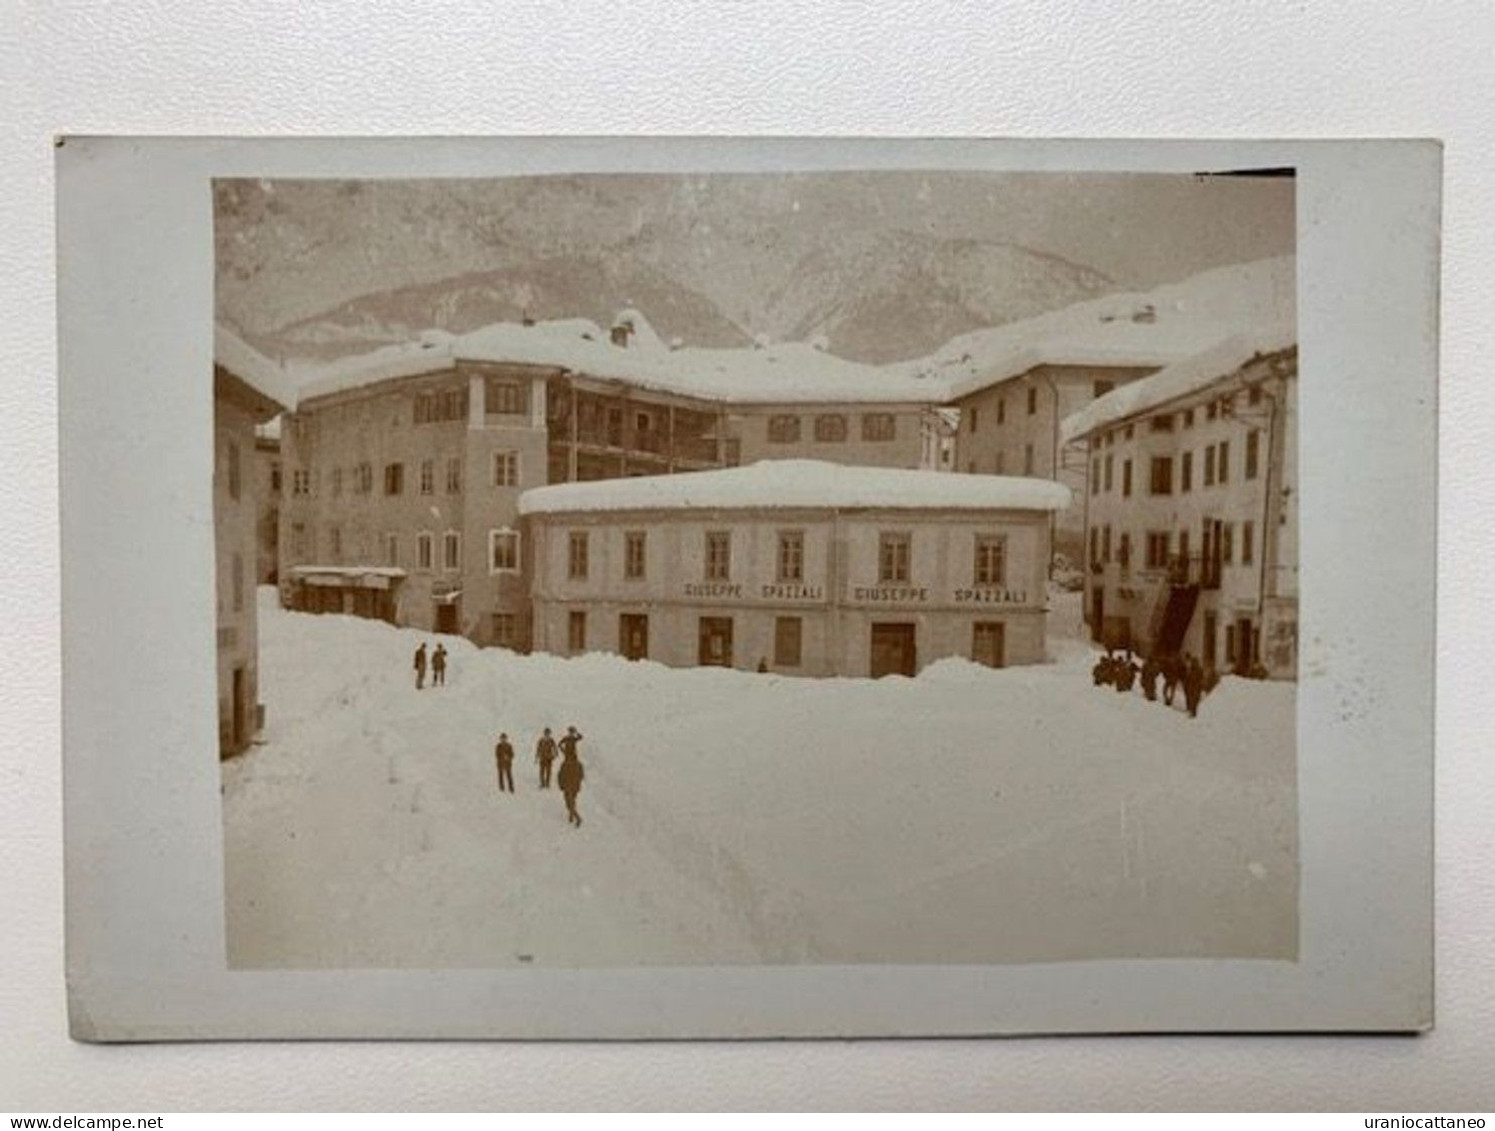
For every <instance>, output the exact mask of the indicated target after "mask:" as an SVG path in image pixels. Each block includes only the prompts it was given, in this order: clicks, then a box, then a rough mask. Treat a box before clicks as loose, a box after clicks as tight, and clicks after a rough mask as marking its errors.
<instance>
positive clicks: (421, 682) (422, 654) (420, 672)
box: [415, 643, 426, 691]
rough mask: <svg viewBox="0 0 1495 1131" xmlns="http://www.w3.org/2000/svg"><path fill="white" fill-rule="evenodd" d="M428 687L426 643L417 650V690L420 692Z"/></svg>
mask: <svg viewBox="0 0 1495 1131" xmlns="http://www.w3.org/2000/svg"><path fill="white" fill-rule="evenodd" d="M425 685H426V646H425V644H424V643H422V644H421V646H420V647H419V648H417V649H416V650H415V690H417V691H419V690H420V689H421V688H422V687H424V686H425Z"/></svg>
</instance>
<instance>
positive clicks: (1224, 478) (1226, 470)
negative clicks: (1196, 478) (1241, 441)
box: [1215, 440, 1230, 483]
mask: <svg viewBox="0 0 1495 1131" xmlns="http://www.w3.org/2000/svg"><path fill="white" fill-rule="evenodd" d="M1215 478H1216V479H1217V480H1219V481H1220V482H1221V483H1225V482H1228V481H1229V479H1230V444H1229V443H1228V442H1227V441H1225V440H1221V441H1220V452H1219V454H1218V455H1217V456H1215Z"/></svg>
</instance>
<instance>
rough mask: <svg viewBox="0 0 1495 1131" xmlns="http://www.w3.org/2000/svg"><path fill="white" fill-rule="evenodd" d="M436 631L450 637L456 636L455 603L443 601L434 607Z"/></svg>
mask: <svg viewBox="0 0 1495 1131" xmlns="http://www.w3.org/2000/svg"><path fill="white" fill-rule="evenodd" d="M436 631H437V632H442V633H446V634H448V635H451V636H455V635H456V634H457V602H456V601H443V602H442V603H441V604H439V605H437V606H436Z"/></svg>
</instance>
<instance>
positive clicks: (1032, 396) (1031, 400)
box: [1028, 387, 1038, 416]
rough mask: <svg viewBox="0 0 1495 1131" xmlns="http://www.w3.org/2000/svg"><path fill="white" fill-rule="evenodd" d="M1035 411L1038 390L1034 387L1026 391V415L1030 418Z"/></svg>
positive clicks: (1036, 408)
mask: <svg viewBox="0 0 1495 1131" xmlns="http://www.w3.org/2000/svg"><path fill="white" fill-rule="evenodd" d="M1037 411H1038V389H1037V388H1036V387H1030V388H1029V389H1028V415H1029V416H1032V415H1033V414H1034V413H1035V412H1037Z"/></svg>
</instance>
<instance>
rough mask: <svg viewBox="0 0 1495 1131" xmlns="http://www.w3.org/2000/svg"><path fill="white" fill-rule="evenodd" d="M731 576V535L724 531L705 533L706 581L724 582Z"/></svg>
mask: <svg viewBox="0 0 1495 1131" xmlns="http://www.w3.org/2000/svg"><path fill="white" fill-rule="evenodd" d="M731 576H732V535H731V533H730V532H728V531H726V530H708V531H707V532H706V580H707V581H726V580H727V579H728V578H730V577H731Z"/></svg>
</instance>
